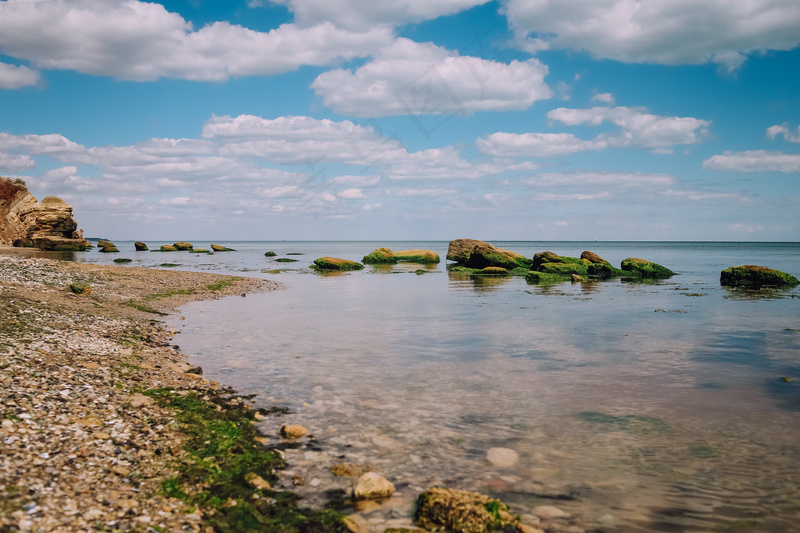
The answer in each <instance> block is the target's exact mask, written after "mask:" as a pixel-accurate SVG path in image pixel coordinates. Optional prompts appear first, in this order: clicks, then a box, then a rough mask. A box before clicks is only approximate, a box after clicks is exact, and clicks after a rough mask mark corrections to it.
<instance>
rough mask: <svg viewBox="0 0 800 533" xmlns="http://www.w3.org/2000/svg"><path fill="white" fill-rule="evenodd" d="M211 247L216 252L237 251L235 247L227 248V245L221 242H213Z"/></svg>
mask: <svg viewBox="0 0 800 533" xmlns="http://www.w3.org/2000/svg"><path fill="white" fill-rule="evenodd" d="M211 249H212V250H214V251H215V252H235V251H236V250H234V249H233V248H227V247H225V246H221V245H219V244H212V245H211Z"/></svg>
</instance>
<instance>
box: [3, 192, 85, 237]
mask: <svg viewBox="0 0 800 533" xmlns="http://www.w3.org/2000/svg"><path fill="white" fill-rule="evenodd" d="M77 229H78V224H77V223H76V222H75V219H74V218H73V216H72V207H71V206H70V205H69V204H67V203H66V202H65V201H64V200H62V199H61V198H58V197H56V196H48V197H46V198H44V199H43V200H42V201H41V202H37V201H36V198H35V197H34V196H33V195H32V194H31V193H30V192H29V191H28V189H27V187H26V186H25V182H24V181H22V180H21V179H17V180H13V181H12V180H10V179H8V178H0V242H2V243H4V244H10V245H13V246H35V247H37V248H41V249H42V250H63V251H75V250H80V251H82V250H86V249H87V248H90V247H91V245H90V244H89V243H88V242H86V240H85V239H84V238H83V237H82V236H81V235H80V234H79V233H78V231H77Z"/></svg>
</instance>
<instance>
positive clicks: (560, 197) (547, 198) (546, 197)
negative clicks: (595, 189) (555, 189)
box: [533, 191, 611, 202]
mask: <svg viewBox="0 0 800 533" xmlns="http://www.w3.org/2000/svg"><path fill="white" fill-rule="evenodd" d="M533 198H534V199H535V200H538V201H540V202H564V201H578V202H585V201H587V200H607V199H609V198H611V193H609V192H608V191H603V192H599V193H596V194H583V193H572V194H556V193H542V194H536V195H534V197H533Z"/></svg>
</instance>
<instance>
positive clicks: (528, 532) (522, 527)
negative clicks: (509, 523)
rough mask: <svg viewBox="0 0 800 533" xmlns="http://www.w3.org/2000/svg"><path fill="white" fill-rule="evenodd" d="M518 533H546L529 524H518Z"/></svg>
mask: <svg viewBox="0 0 800 533" xmlns="http://www.w3.org/2000/svg"><path fill="white" fill-rule="evenodd" d="M517 533H544V531H543V530H541V529H539V528H538V527H533V526H529V525H528V524H517Z"/></svg>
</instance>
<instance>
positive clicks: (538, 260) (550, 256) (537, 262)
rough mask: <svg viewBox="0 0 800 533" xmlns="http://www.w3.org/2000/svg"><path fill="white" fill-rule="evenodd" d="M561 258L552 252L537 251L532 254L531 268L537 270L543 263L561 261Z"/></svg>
mask: <svg viewBox="0 0 800 533" xmlns="http://www.w3.org/2000/svg"><path fill="white" fill-rule="evenodd" d="M562 262H563V259H562V257H561V256H560V255H558V254H556V253H553V252H539V253H536V254H533V263H531V270H539V267H540V266H542V265H543V264H545V263H562Z"/></svg>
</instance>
